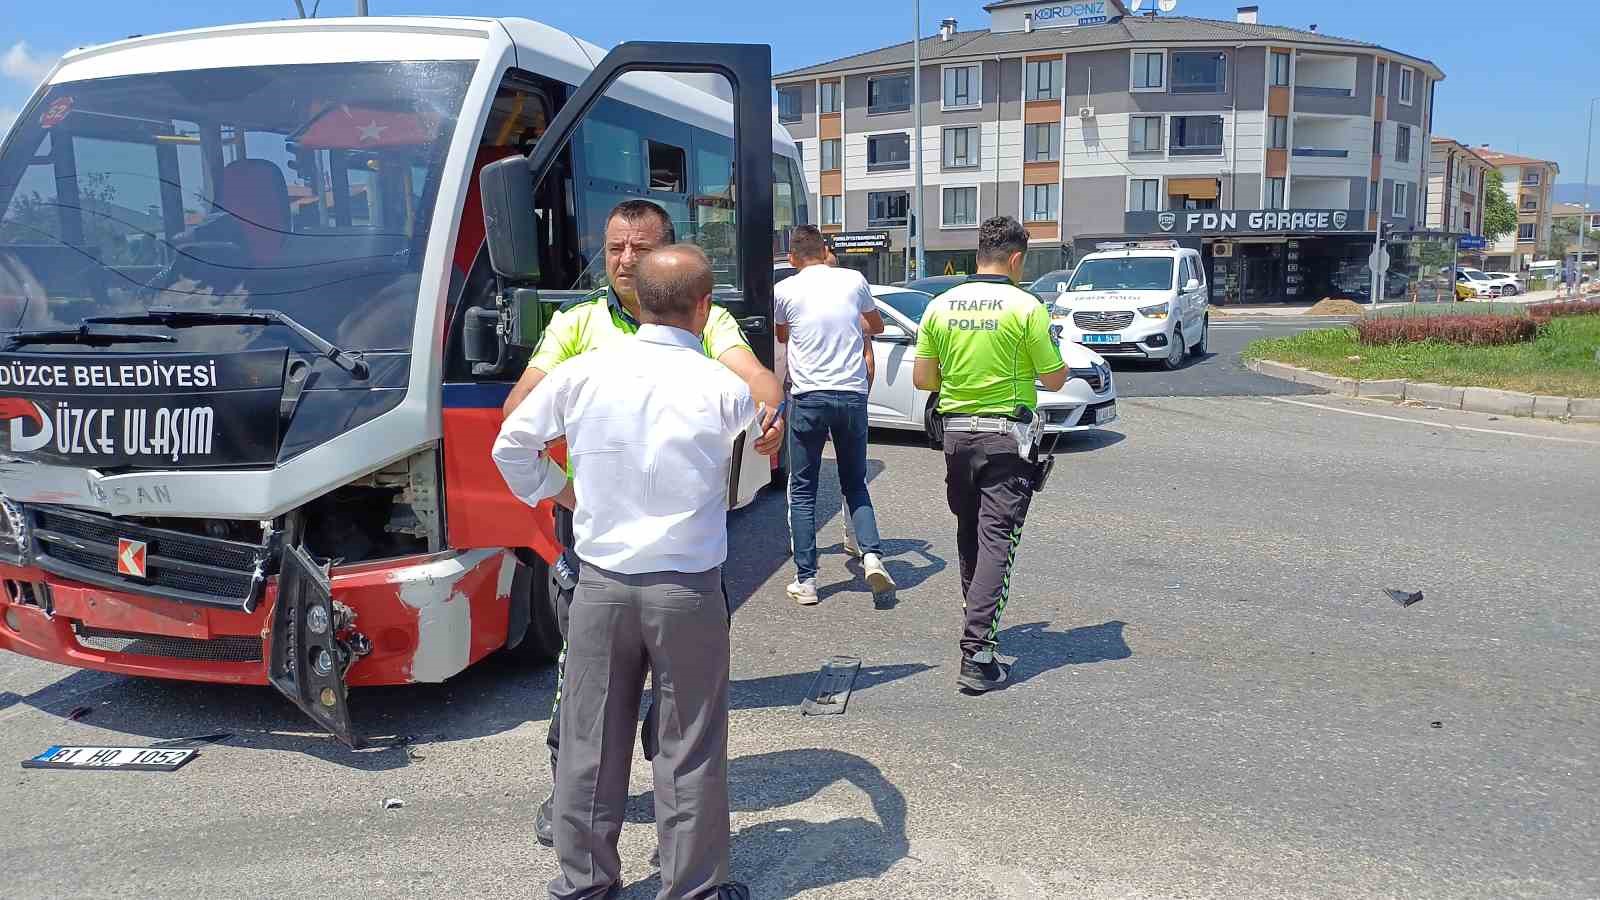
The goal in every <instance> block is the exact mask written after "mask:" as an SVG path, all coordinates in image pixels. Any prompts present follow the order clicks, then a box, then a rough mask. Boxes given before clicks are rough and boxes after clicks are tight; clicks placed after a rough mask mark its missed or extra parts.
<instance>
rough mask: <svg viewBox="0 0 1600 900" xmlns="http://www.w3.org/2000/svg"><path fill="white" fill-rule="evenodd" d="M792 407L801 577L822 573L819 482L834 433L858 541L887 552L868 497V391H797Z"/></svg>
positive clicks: (793, 502)
mask: <svg viewBox="0 0 1600 900" xmlns="http://www.w3.org/2000/svg"><path fill="white" fill-rule="evenodd" d="M789 409H790V412H789V534H790V541H791V544H792V547H793V550H794V564H795V568H796V569H798V570H799V580H801V581H805V580H806V579H808V578H815V577H817V481H818V480H819V479H820V477H821V475H822V447H823V445H824V444H826V443H827V442H828V435H830V434H831V435H833V450H834V455H835V456H837V457H838V460H839V487H840V489H841V490H843V492H844V502H845V506H846V507H847V508H848V510H849V515H850V524H851V526H852V529H853V530H854V531H855V535H856V543H857V544H858V545H859V546H860V547H861V552H862V553H882V547H881V546H880V544H879V538H878V518H877V516H876V515H874V514H873V512H872V498H871V497H868V496H867V396H866V395H865V394H857V393H855V392H853V391H808V392H807V393H804V394H797V395H796V396H795V397H794V399H793V400H792V401H791V402H790V405H789Z"/></svg>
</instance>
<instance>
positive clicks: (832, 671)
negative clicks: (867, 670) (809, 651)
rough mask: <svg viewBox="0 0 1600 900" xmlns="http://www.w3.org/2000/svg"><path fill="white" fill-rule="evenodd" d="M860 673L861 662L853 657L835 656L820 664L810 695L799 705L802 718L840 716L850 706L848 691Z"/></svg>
mask: <svg viewBox="0 0 1600 900" xmlns="http://www.w3.org/2000/svg"><path fill="white" fill-rule="evenodd" d="M860 671H861V660H859V659H857V658H855V657H854V656H835V657H834V658H832V659H830V660H828V661H827V662H825V663H823V664H822V668H821V670H819V671H818V672H817V680H816V681H814V682H812V684H811V693H810V694H808V695H807V696H806V699H805V700H803V701H801V703H800V715H802V716H842V715H844V711H845V707H847V706H849V704H850V691H851V690H852V689H853V688H854V686H855V683H856V675H857V673H859V672H860Z"/></svg>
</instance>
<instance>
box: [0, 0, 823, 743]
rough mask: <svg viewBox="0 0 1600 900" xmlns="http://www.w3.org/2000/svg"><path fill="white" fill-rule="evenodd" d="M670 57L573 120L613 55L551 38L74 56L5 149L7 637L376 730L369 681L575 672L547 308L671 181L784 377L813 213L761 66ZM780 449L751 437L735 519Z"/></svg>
mask: <svg viewBox="0 0 1600 900" xmlns="http://www.w3.org/2000/svg"><path fill="white" fill-rule="evenodd" d="M640 46H643V47H645V48H646V50H645V52H644V53H643V54H642V55H641V54H640V53H639V52H635V53H634V54H633V60H634V63H635V64H636V65H635V66H634V68H635V69H638V68H641V66H640V65H637V64H638V63H640V62H641V60H642V61H643V62H644V63H649V62H650V61H651V59H652V56H651V53H650V51H649V48H650V47H655V48H656V50H657V52H658V55H659V56H660V62H661V63H662V65H660V66H659V67H658V68H657V71H655V72H642V71H633V72H632V74H627V75H625V76H623V77H621V78H620V79H618V80H615V81H614V82H611V83H610V87H609V89H608V90H606V91H605V92H604V96H603V97H602V98H601V99H599V100H598V101H597V102H594V103H592V104H588V103H584V104H582V105H583V106H584V110H583V113H584V114H583V115H581V116H577V117H576V119H575V120H574V121H573V122H568V123H567V126H565V130H562V129H563V126H562V119H561V118H559V117H560V114H561V112H562V110H563V109H565V108H567V107H569V106H576V105H578V103H579V101H581V99H582V98H583V97H584V96H585V89H584V87H583V86H584V84H585V82H586V80H589V79H590V78H591V76H592V75H595V74H597V73H596V69H597V67H598V68H599V69H602V70H603V69H605V68H606V66H607V63H606V58H607V54H606V52H605V51H603V50H601V49H600V48H597V47H594V46H593V45H590V44H586V43H584V42H583V41H580V40H578V39H576V38H574V37H572V36H571V35H568V34H565V33H563V32H560V31H557V30H555V29H553V28H550V27H547V26H545V25H542V24H539V23H537V22H531V21H526V20H517V19H444V18H396V19H385V18H362V19H346V20H337V19H316V20H303V21H298V22H271V23H261V24H248V25H238V26H231V27H224V28H214V29H205V30H198V31H188V32H180V33H174V34H166V35H155V36H149V37H138V38H133V39H130V40H126V41H121V42H117V43H113V44H109V45H105V46H100V47H94V48H89V49H85V50H80V51H76V52H74V53H71V54H68V55H67V56H66V57H65V58H64V59H62V60H61V61H60V63H59V64H58V65H57V66H56V67H55V68H54V70H53V71H52V72H51V73H50V74H49V76H48V77H47V78H46V80H45V82H44V84H43V85H42V86H41V87H40V88H39V89H38V91H37V93H36V94H35V95H34V97H33V98H32V100H31V101H30V102H29V104H28V105H27V106H26V107H25V108H24V110H23V112H22V114H21V115H20V116H19V117H18V119H17V121H16V123H15V125H14V126H13V127H12V129H11V131H10V134H9V135H8V136H7V137H6V139H5V142H4V144H3V147H0V211H3V212H0V495H3V499H0V507H3V508H0V649H6V650H10V651H13V652H17V653H22V654H26V655H29V656H34V657H38V658H40V659H45V660H50V661H53V662H57V663H62V664H64V665H69V666H79V667H83V668H91V669H99V670H103V671H108V672H117V673H122V674H126V675H139V676H156V677H163V678H181V679H191V680H196V681H211V682H224V683H232V684H266V683H272V684H275V685H276V686H277V687H279V688H280V689H281V690H283V691H284V692H285V693H286V694H287V695H289V696H290V698H291V699H293V700H294V701H295V702H296V703H297V704H299V705H300V706H301V707H302V708H303V709H306V711H307V712H308V713H309V714H311V715H312V716H313V717H314V718H316V719H317V720H318V721H319V722H321V723H322V724H324V725H325V726H326V727H328V728H329V729H330V730H332V731H334V732H335V733H337V734H339V736H340V737H341V738H343V739H345V740H346V741H348V742H352V743H354V742H356V741H358V740H359V738H358V737H357V736H356V735H355V733H354V730H353V729H352V728H351V726H350V723H349V718H348V706H347V703H346V696H345V689H346V687H347V686H365V685H385V684H402V683H408V682H434V681H441V680H444V679H446V678H449V677H451V676H452V675H455V674H456V673H458V672H460V671H462V670H463V669H464V668H466V667H467V666H469V665H472V664H473V663H475V662H477V661H479V660H481V659H483V658H484V657H486V656H488V655H489V654H491V653H495V652H497V651H502V650H511V651H512V652H517V653H520V654H522V655H524V656H527V657H530V658H534V659H544V658H549V657H551V656H552V655H553V653H554V652H555V650H556V649H557V648H558V646H559V636H558V635H557V634H556V630H555V623H554V617H553V612H552V601H553V591H552V584H551V578H550V575H549V566H548V562H547V561H549V560H552V559H554V558H555V555H556V553H557V552H558V548H559V541H558V537H557V535H556V528H555V522H554V518H553V516H552V515H551V511H550V508H549V507H548V506H546V507H544V508H541V509H539V510H537V511H536V510H532V509H529V508H528V507H526V506H525V505H523V504H522V503H520V502H519V501H517V500H516V499H515V498H514V497H513V496H511V494H510V493H509V491H508V490H507V489H506V487H505V485H504V483H503V482H502V480H501V479H500V476H499V474H498V472H497V471H496V469H495V467H494V465H493V463H492V461H491V460H490V457H489V449H490V445H491V443H492V441H493V439H494V436H495V434H496V432H497V430H498V427H499V423H500V418H501V414H500V408H501V404H502V402H503V401H504V400H505V398H506V396H507V393H508V391H509V389H510V386H511V384H512V383H513V382H514V381H515V379H516V378H517V376H518V375H520V374H521V371H522V368H523V365H524V364H525V361H526V359H527V357H528V355H529V353H530V352H531V345H532V344H533V343H534V342H536V341H537V338H538V332H539V328H540V327H541V323H542V322H543V321H545V320H546V319H547V316H548V313H549V311H550V310H551V309H553V308H554V307H553V306H552V303H553V302H555V299H556V298H559V297H561V296H563V292H570V291H584V290H588V289H591V288H593V287H595V286H598V285H599V284H601V283H602V282H603V279H604V266H603V263H602V261H601V259H600V257H601V250H600V247H601V234H602V232H603V229H604V222H605V218H606V215H607V213H608V212H609V210H610V209H611V207H612V206H613V205H615V203H617V202H618V201H620V200H623V199H629V198H645V199H650V200H653V201H655V202H657V203H659V204H660V205H662V206H663V207H665V208H666V209H667V210H668V211H669V212H670V213H671V215H672V217H673V219H674V220H675V222H676V223H677V230H678V234H679V238H680V239H687V240H694V241H696V242H698V243H700V244H701V245H702V246H703V247H705V248H706V249H707V251H708V253H709V254H710V255H711V256H712V259H713V262H714V264H715V266H716V267H717V269H718V271H719V273H721V276H719V280H720V281H724V282H726V283H727V284H728V285H730V287H732V288H742V290H739V289H732V290H729V291H727V292H726V296H724V297H723V298H722V300H723V301H724V302H725V303H726V305H728V306H729V308H730V309H731V310H732V311H733V312H734V314H735V316H736V317H737V318H738V319H739V320H740V321H741V323H742V324H743V325H744V326H745V328H746V332H747V336H748V337H749V339H750V341H751V343H752V346H753V347H754V348H755V349H756V353H757V356H758V357H760V358H761V359H762V360H763V361H764V362H765V363H766V364H767V365H768V366H772V365H773V364H774V349H775V348H774V343H773V337H772V325H771V265H770V264H771V261H772V258H773V253H774V252H775V251H776V250H778V249H779V246H778V244H777V243H774V238H775V236H781V235H782V234H784V233H785V232H786V229H787V227H788V226H790V225H792V224H795V223H799V222H804V221H806V220H807V210H806V200H805V197H806V192H805V187H804V184H803V183H802V180H801V174H800V172H801V166H800V164H799V157H798V153H797V151H796V148H795V145H794V143H793V142H792V141H791V140H790V138H789V136H788V134H787V133H786V132H785V131H784V130H783V129H782V128H781V127H777V126H775V125H774V124H773V123H772V118H771V107H770V83H769V82H764V83H761V84H754V83H753V82H754V81H756V80H757V79H760V78H769V77H770V72H769V71H768V72H766V73H763V72H762V71H761V68H760V66H759V65H757V64H755V63H752V62H751V60H756V61H757V62H759V61H761V60H768V61H767V62H766V67H767V69H768V70H770V61H769V60H770V54H769V53H768V51H766V48H757V49H758V50H759V51H760V52H759V53H757V54H755V55H754V56H752V55H751V54H749V53H742V54H737V53H736V54H733V55H735V56H739V58H740V59H743V60H744V61H745V62H744V63H743V66H744V68H743V70H742V72H743V79H742V87H740V91H741V92H742V93H740V94H739V97H738V98H735V99H734V100H730V99H727V98H728V97H733V96H734V92H731V91H730V92H728V93H727V94H726V95H719V94H718V93H715V92H712V91H708V90H704V89H703V87H704V85H705V82H704V81H703V76H700V75H690V74H687V71H688V70H691V69H695V68H701V69H703V68H705V65H704V64H701V65H699V66H696V65H694V64H692V63H691V62H690V61H686V59H685V57H686V56H692V55H693V54H692V53H685V52H684V49H683V48H682V47H674V46H673V45H623V47H624V49H625V48H628V47H633V48H635V51H637V50H638V48H639V47H640ZM698 49H699V52H700V53H702V54H705V53H707V52H708V51H707V50H706V48H705V47H700V48H698ZM732 49H733V50H737V49H740V48H732ZM743 49H744V50H749V49H750V48H743ZM620 52H621V51H620V50H619V51H618V53H620ZM709 52H710V53H711V55H712V56H714V57H715V56H722V55H725V54H722V53H720V52H718V51H716V50H711V51H709ZM730 52H732V51H731V50H730ZM710 62H713V63H715V62H717V60H715V59H712V60H710ZM702 63H704V61H702ZM642 68H649V66H648V65H645V66H642ZM667 71H672V72H676V73H677V74H662V73H663V72H667ZM732 72H733V70H732V69H728V68H726V67H724V74H730V75H731V74H732ZM591 84H593V82H591ZM595 92H596V91H595V90H590V91H589V93H591V94H593V93H595ZM756 95H759V97H757V96H756ZM756 99H759V101H760V110H761V113H762V118H763V119H764V121H762V122H760V123H753V122H752V121H751V119H752V118H753V116H752V115H751V113H750V110H752V109H754V108H755V106H754V102H755V100H756ZM736 108H738V109H742V110H744V112H743V113H741V114H739V115H736V114H735V110H736ZM576 112H577V111H576V109H574V110H573V111H572V112H569V113H568V115H567V116H566V118H567V119H574V117H575V114H576ZM736 126H737V128H736ZM758 126H759V127H758ZM552 127H555V128H556V131H552V132H551V133H550V134H549V135H548V137H550V138H551V139H552V140H550V141H549V142H548V144H549V146H548V147H547V149H546V152H545V154H544V155H545V166H544V169H545V170H546V173H547V174H544V177H543V178H542V179H540V180H538V181H537V185H536V187H534V182H532V181H530V182H529V188H528V190H529V192H530V197H529V198H523V199H522V200H516V201H514V202H512V204H511V205H512V207H516V208H514V209H511V210H509V211H508V210H501V213H500V215H501V217H502V219H504V218H505V217H506V216H508V215H513V214H520V215H522V216H523V217H524V219H525V221H521V222H517V223H508V222H506V221H500V222H499V224H500V225H501V226H508V225H510V224H514V225H515V226H516V229H517V230H516V235H517V237H518V239H520V240H522V241H524V243H525V245H526V246H525V247H524V249H525V250H526V251H528V252H529V253H530V254H532V255H530V256H528V259H527V261H526V262H525V263H524V265H523V266H522V269H523V270H524V271H521V272H519V273H510V277H508V273H505V272H502V273H499V275H497V273H496V272H495V271H493V267H492V266H491V264H490V262H489V255H488V252H487V250H486V247H485V218H484V214H483V204H482V202H481V199H480V190H479V182H480V178H479V173H480V172H481V171H482V170H483V169H484V167H485V166H487V165H488V164H490V163H493V162H495V161H498V160H503V159H507V158H511V157H517V158H519V159H520V158H522V157H525V156H528V155H529V154H530V152H531V151H532V150H533V149H534V148H535V147H536V146H537V145H538V142H539V141H540V140H541V138H545V137H546V136H547V135H546V132H547V131H548V130H550V129H552ZM557 132H559V133H557ZM741 158H743V159H744V160H747V161H749V160H754V159H761V160H762V161H763V162H765V161H768V160H770V179H771V194H770V197H771V203H770V205H769V206H768V205H765V201H766V198H767V197H768V196H769V195H768V193H767V185H766V184H765V183H761V184H755V183H751V184H745V185H738V187H739V188H740V189H739V190H735V186H736V184H737V182H738V179H736V177H735V173H736V172H738V171H741V168H740V166H739V164H738V162H739V160H740V159H741ZM499 168H500V169H501V170H504V169H505V168H506V167H505V166H501V167H499ZM750 168H756V169H757V170H764V169H765V168H766V167H765V166H764V165H763V166H759V167H757V166H746V167H745V169H746V170H748V169H750ZM768 177H769V173H768V172H767V171H761V175H760V176H759V179H758V180H764V179H766V178H768ZM741 197H742V198H743V199H744V200H745V201H746V202H745V203H744V204H743V205H738V206H736V204H735V201H736V200H738V199H740V198H741ZM519 203H520V204H521V206H522V207H526V208H525V209H521V207H519V206H518V204H519ZM519 210H520V212H519ZM736 212H737V215H736ZM756 233H762V234H763V238H762V246H761V247H759V248H755V247H751V246H750V245H751V244H752V243H753V240H752V237H753V235H754V234H756ZM736 238H737V239H736ZM779 240H780V241H781V237H780V238H779ZM740 243H742V244H743V246H742V247H736V246H735V244H740ZM757 260H760V261H761V264H760V265H756V264H754V262H755V261H757ZM762 269H765V270H766V271H765V272H764V273H763V272H761V271H760V270H762ZM741 272H743V273H744V275H743V276H742V275H741ZM745 276H748V277H745ZM741 281H742V282H745V283H743V284H741V283H740V282H741ZM535 292H537V293H535ZM771 467H772V462H771V461H770V460H768V459H766V458H765V457H761V456H759V455H756V454H755V453H754V450H753V448H741V449H740V450H738V451H737V457H736V466H735V476H734V478H733V482H734V483H733V484H732V485H730V503H731V504H732V505H735V506H737V505H742V504H743V503H745V502H748V501H749V500H750V499H751V498H752V497H753V496H754V494H755V491H756V490H758V489H759V488H760V486H762V485H764V484H766V483H767V482H768V480H769V479H770V477H771Z"/></svg>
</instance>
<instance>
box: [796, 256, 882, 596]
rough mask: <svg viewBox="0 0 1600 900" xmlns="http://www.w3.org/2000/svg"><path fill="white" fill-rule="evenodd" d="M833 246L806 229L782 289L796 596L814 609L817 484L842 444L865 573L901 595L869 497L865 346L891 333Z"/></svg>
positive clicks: (842, 475)
mask: <svg viewBox="0 0 1600 900" xmlns="http://www.w3.org/2000/svg"><path fill="white" fill-rule="evenodd" d="M828 259H829V252H828V243H827V241H826V240H825V239H824V238H823V236H822V232H821V231H818V230H817V228H816V226H813V225H800V226H798V227H796V228H795V229H794V233H793V235H792V236H791V237H790V240H789V262H790V263H792V264H793V265H794V267H795V269H796V270H797V271H796V272H795V274H794V275H791V276H790V277H788V278H786V279H784V280H783V281H782V282H780V283H779V284H778V286H777V288H776V290H775V300H776V302H775V303H774V318H775V320H776V322H777V326H778V340H780V341H783V342H784V343H785V344H787V345H788V358H789V380H790V382H791V383H792V384H793V388H792V394H793V399H792V400H791V401H790V409H789V416H788V419H789V435H790V437H789V441H790V443H789V531H790V540H791V543H792V545H793V550H794V564H795V568H796V570H797V571H796V575H795V580H794V583H793V584H791V585H789V596H790V597H792V598H793V599H794V600H795V601H796V602H798V603H801V604H803V605H806V606H810V605H813V604H815V603H816V602H817V481H818V479H819V477H820V475H821V472H822V448H823V445H824V444H826V443H827V441H828V436H829V435H832V436H833V449H834V455H835V456H836V457H837V461H838V466H839V487H840V489H841V490H842V491H843V492H844V500H845V506H846V507H847V508H848V510H847V511H848V515H849V519H850V525H851V528H850V531H851V532H853V533H854V535H855V543H856V545H857V546H858V547H860V549H861V554H862V556H861V566H862V568H863V569H864V570H865V572H866V576H867V583H868V584H869V585H870V586H871V588H872V590H873V592H874V593H875V594H884V593H887V592H889V591H892V590H894V579H893V578H891V577H889V572H888V570H886V569H885V568H884V566H883V556H882V547H881V546H880V543H879V538H878V520H877V517H876V516H875V515H874V514H873V511H872V498H871V497H869V496H868V495H867V389H868V387H869V386H870V385H871V381H870V380H869V378H868V374H867V360H866V356H865V353H864V351H863V347H864V346H870V344H869V343H868V341H867V338H868V337H870V336H871V335H874V334H878V333H879V332H881V331H883V316H881V315H879V313H878V310H877V307H875V306H874V305H873V301H872V291H871V289H869V288H868V287H867V281H866V279H865V278H863V277H861V273H859V272H857V271H855V270H854V269H844V268H835V267H833V266H830V265H828Z"/></svg>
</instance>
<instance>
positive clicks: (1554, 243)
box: [1548, 216, 1593, 259]
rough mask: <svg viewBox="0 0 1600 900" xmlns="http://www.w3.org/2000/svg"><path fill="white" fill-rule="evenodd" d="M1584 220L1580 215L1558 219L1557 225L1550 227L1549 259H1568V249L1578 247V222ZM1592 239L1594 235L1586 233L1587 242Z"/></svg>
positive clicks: (1585, 240)
mask: <svg viewBox="0 0 1600 900" xmlns="http://www.w3.org/2000/svg"><path fill="white" fill-rule="evenodd" d="M1582 221H1583V219H1582V218H1581V217H1578V216H1573V217H1571V218H1566V219H1557V220H1556V223H1555V226H1554V227H1553V228H1551V229H1550V256H1549V257H1548V258H1549V259H1566V257H1567V251H1568V250H1577V249H1578V224H1579V223H1580V222H1582ZM1592 239H1593V236H1592V235H1589V234H1587V233H1586V234H1585V235H1584V242H1585V243H1586V244H1587V243H1588V242H1589V241H1590V240H1592Z"/></svg>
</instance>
